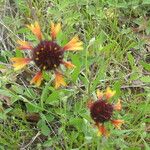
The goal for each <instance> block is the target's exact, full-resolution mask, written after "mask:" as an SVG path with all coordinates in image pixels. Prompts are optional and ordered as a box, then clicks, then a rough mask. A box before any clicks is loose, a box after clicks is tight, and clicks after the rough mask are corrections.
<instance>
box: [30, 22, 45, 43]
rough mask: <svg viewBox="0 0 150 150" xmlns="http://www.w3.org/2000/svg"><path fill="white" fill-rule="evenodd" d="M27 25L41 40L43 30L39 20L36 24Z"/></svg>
mask: <svg viewBox="0 0 150 150" xmlns="http://www.w3.org/2000/svg"><path fill="white" fill-rule="evenodd" d="M27 27H28V28H29V29H30V30H31V31H32V32H33V34H34V35H35V36H36V37H37V38H38V39H39V40H40V41H41V40H42V32H41V28H40V25H39V24H38V22H35V23H34V24H31V25H27Z"/></svg>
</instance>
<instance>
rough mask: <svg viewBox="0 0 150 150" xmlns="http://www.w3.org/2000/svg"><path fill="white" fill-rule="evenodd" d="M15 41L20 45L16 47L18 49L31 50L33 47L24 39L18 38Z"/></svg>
mask: <svg viewBox="0 0 150 150" xmlns="http://www.w3.org/2000/svg"><path fill="white" fill-rule="evenodd" d="M17 43H18V44H19V45H20V46H19V47H17V48H18V49H20V50H27V49H30V50H32V49H33V46H32V45H31V44H30V43H28V42H26V41H22V40H18V41H17Z"/></svg>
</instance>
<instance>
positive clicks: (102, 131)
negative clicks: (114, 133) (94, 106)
mask: <svg viewBox="0 0 150 150" xmlns="http://www.w3.org/2000/svg"><path fill="white" fill-rule="evenodd" d="M97 127H98V130H99V133H98V134H99V135H103V136H105V137H108V132H107V130H106V128H105V126H104V124H99V123H97Z"/></svg>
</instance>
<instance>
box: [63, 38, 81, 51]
mask: <svg viewBox="0 0 150 150" xmlns="http://www.w3.org/2000/svg"><path fill="white" fill-rule="evenodd" d="M82 45H83V43H82V42H81V41H80V40H79V38H78V36H75V37H73V38H72V39H71V40H70V42H68V43H67V44H66V45H65V46H64V47H63V49H64V50H65V51H68V50H72V51H73V50H82V49H83V47H82Z"/></svg>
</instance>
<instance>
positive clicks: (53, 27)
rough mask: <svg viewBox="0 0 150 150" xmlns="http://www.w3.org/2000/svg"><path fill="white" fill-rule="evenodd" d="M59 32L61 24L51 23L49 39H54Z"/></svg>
mask: <svg viewBox="0 0 150 150" xmlns="http://www.w3.org/2000/svg"><path fill="white" fill-rule="evenodd" d="M60 30H61V24H60V23H58V24H54V23H53V22H51V37H52V40H55V39H56V36H57V34H58V32H59V31H60Z"/></svg>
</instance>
